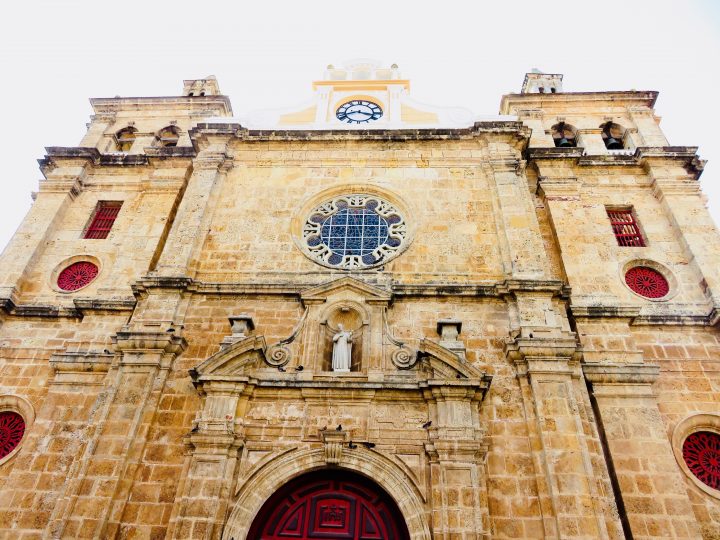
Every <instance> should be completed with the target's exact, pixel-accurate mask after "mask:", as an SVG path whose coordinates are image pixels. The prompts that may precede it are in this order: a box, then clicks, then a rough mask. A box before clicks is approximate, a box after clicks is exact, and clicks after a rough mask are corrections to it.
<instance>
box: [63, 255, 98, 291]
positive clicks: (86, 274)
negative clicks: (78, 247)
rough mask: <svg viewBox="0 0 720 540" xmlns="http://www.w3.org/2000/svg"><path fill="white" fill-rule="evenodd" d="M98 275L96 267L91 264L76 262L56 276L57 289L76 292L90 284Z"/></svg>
mask: <svg viewBox="0 0 720 540" xmlns="http://www.w3.org/2000/svg"><path fill="white" fill-rule="evenodd" d="M97 275H98V267H97V266H95V265H94V264H93V263H91V262H87V261H81V262H76V263H73V264H71V265H70V266H68V267H67V268H65V269H64V270H63V271H62V272H60V275H59V276H58V281H57V284H58V287H60V288H61V289H62V290H63V291H76V290H78V289H81V288H83V287H84V286H85V285H87V284H88V283H90V282H91V281H92V280H93V279H95V277H96V276H97Z"/></svg>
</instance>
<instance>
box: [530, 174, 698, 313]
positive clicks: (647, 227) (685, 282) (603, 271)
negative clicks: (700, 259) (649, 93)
mask: <svg viewBox="0 0 720 540" xmlns="http://www.w3.org/2000/svg"><path fill="white" fill-rule="evenodd" d="M540 172H541V174H544V175H546V179H545V180H543V181H542V182H541V187H540V189H541V190H542V193H543V195H544V202H545V204H546V205H547V207H548V210H549V217H550V219H551V221H552V225H553V229H554V231H555V234H556V236H557V241H558V246H559V249H560V254H561V257H562V259H563V264H564V268H565V272H566V274H567V278H568V282H569V283H570V285H571V286H572V288H573V304H576V305H597V304H598V303H607V304H613V305H614V304H620V305H636V306H641V305H642V306H647V305H648V302H647V301H645V300H644V299H642V298H639V297H638V296H637V295H635V294H633V293H632V292H631V291H630V290H629V289H628V288H627V287H626V286H625V283H624V273H625V271H626V270H627V265H628V264H630V263H631V262H632V261H638V262H636V264H642V263H641V262H639V261H643V260H651V261H655V262H657V263H659V264H661V265H663V266H665V267H666V268H667V269H668V270H669V271H670V273H671V275H672V276H673V277H674V278H675V282H674V283H673V285H674V286H673V288H674V291H673V292H674V293H675V294H673V295H672V298H671V299H670V300H669V304H670V305H678V307H679V309H683V307H685V308H686V309H687V306H691V305H693V304H700V305H703V308H702V310H703V311H705V312H706V311H707V308H706V307H704V305H705V304H706V297H705V294H704V291H703V290H702V289H701V287H700V285H699V283H700V281H701V280H702V277H701V276H700V275H698V272H697V270H696V268H694V267H693V266H692V265H690V264H689V263H690V260H689V258H688V253H687V250H686V249H684V246H683V244H682V237H681V235H680V234H679V231H678V230H677V229H676V228H675V227H674V225H673V223H672V221H671V217H670V216H668V215H667V213H666V212H665V211H664V208H663V205H662V204H661V203H660V202H659V201H658V200H657V199H656V198H655V197H654V196H653V194H652V187H651V181H650V179H649V178H648V177H647V176H645V175H643V174H639V171H637V170H631V169H624V170H623V169H619V170H618V169H613V170H612V171H603V170H588V169H585V168H579V169H570V168H567V169H565V168H561V167H560V166H557V167H553V166H552V165H548V166H545V165H544V166H543V167H542V168H541V169H540ZM608 207H610V208H613V207H632V208H633V210H634V213H635V216H636V219H637V220H638V222H639V224H640V227H641V230H642V234H643V237H644V240H645V242H646V247H623V246H619V245H618V243H617V240H616V239H615V235H614V233H613V230H612V226H611V225H610V220H609V218H608V216H607V208H608ZM596 261H603V264H602V265H597V264H594V262H596Z"/></svg>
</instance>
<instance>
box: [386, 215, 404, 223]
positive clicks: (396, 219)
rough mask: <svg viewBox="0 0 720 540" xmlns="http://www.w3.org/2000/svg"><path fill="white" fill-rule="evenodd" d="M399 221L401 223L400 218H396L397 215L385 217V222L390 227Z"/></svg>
mask: <svg viewBox="0 0 720 540" xmlns="http://www.w3.org/2000/svg"><path fill="white" fill-rule="evenodd" d="M400 221H401V220H400V216H398V215H397V214H393V215H391V216H388V217H387V222H388V223H389V224H390V225H392V224H393V223H400Z"/></svg>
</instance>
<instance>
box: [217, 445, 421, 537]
mask: <svg viewBox="0 0 720 540" xmlns="http://www.w3.org/2000/svg"><path fill="white" fill-rule="evenodd" d="M358 450H360V449H358ZM349 454H350V453H349V452H343V454H342V456H341V457H340V459H339V462H338V463H337V466H335V467H332V468H328V465H327V461H326V459H325V450H324V449H313V450H291V451H289V452H285V453H283V454H281V455H279V456H276V457H275V458H273V459H270V460H268V461H267V462H265V463H263V464H262V465H261V466H260V467H259V469H258V470H256V471H255V472H254V473H251V474H250V476H249V477H248V478H247V479H246V480H245V482H244V486H243V487H242V489H241V490H240V492H239V493H238V497H237V499H236V501H235V504H234V508H233V510H232V512H231V513H230V517H229V519H228V521H227V523H226V525H225V527H224V531H223V534H222V538H223V540H231V539H233V540H246V539H249V538H250V536H249V535H248V533H249V529H250V525H251V524H252V523H254V522H255V519H256V517H257V516H259V515H260V513H261V509H262V507H263V506H264V505H265V503H266V501H268V500H270V499H271V498H272V497H273V496H274V495H275V494H276V493H277V492H278V491H280V490H282V489H283V487H284V486H285V485H287V484H288V483H290V482H291V481H293V480H294V479H295V478H297V477H299V476H303V475H305V474H308V473H311V472H315V471H318V470H331V471H334V472H336V473H338V474H339V473H341V472H343V471H348V472H351V473H353V472H354V473H356V474H357V475H358V476H363V477H365V478H372V479H373V480H374V481H375V482H377V486H378V488H379V489H381V490H382V491H383V492H385V493H387V494H388V495H389V497H390V498H391V499H392V501H394V504H395V505H396V507H397V509H398V510H399V515H401V516H402V519H403V522H404V525H405V526H406V527H407V536H406V538H409V539H410V540H430V538H431V535H430V528H429V526H428V522H427V509H426V507H425V502H424V500H423V497H422V495H421V494H420V493H419V491H418V490H417V487H416V486H414V484H413V481H412V480H411V478H410V477H409V476H408V475H407V473H405V472H404V471H403V470H402V468H401V467H400V466H399V465H398V464H396V463H394V462H393V461H391V460H389V459H388V458H386V457H383V456H381V455H380V454H378V453H376V452H371V451H357V452H353V453H352V455H349Z"/></svg>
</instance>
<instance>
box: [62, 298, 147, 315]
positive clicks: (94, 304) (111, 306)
mask: <svg viewBox="0 0 720 540" xmlns="http://www.w3.org/2000/svg"><path fill="white" fill-rule="evenodd" d="M73 304H75V308H76V309H77V310H78V311H79V312H80V313H83V312H84V311H132V310H133V309H135V305H136V304H137V300H135V299H134V298H111V299H103V298H76V299H74V300H73Z"/></svg>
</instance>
